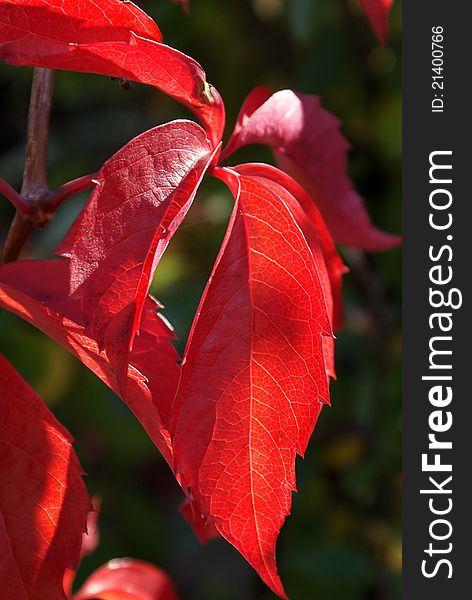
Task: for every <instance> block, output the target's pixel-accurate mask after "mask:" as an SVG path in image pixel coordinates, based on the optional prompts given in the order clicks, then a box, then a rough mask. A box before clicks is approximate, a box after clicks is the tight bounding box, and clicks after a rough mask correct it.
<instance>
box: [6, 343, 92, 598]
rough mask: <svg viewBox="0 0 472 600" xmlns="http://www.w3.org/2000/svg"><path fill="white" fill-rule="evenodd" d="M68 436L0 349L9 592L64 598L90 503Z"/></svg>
mask: <svg viewBox="0 0 472 600" xmlns="http://www.w3.org/2000/svg"><path fill="white" fill-rule="evenodd" d="M72 441H73V440H72V436H71V435H70V433H69V432H68V431H67V430H66V429H65V428H64V427H62V425H61V424H60V423H59V422H58V421H57V420H56V419H55V417H54V416H53V415H52V414H51V412H50V411H49V410H48V408H47V407H46V405H45V404H44V403H43V402H42V401H41V399H40V398H39V397H38V396H37V395H36V394H35V393H34V391H33V390H32V389H31V388H30V387H29V386H28V384H27V383H26V382H25V381H24V380H23V379H22V378H21V377H20V376H19V375H18V373H17V372H16V371H15V370H14V369H13V367H12V366H11V365H10V364H9V363H8V362H7V361H6V360H5V358H3V357H2V356H1V355H0V462H1V465H2V485H1V486H0V548H1V560H0V581H1V582H2V592H1V593H2V596H3V597H4V598H8V600H26V599H28V600H44V599H45V598H47V599H48V600H65V594H64V590H63V587H62V581H63V577H64V573H65V571H66V569H68V568H74V567H75V565H76V563H77V561H78V559H79V553H80V544H81V537H82V533H83V532H84V531H85V523H86V513H87V511H88V510H89V509H90V500H89V498H88V494H87V491H86V489H85V485H84V483H83V481H82V474H83V471H82V469H81V467H80V464H79V461H78V459H77V456H76V454H75V452H74V450H73V448H72Z"/></svg>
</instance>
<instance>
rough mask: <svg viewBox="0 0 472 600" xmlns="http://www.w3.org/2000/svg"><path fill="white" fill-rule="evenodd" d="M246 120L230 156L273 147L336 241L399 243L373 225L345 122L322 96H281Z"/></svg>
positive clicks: (366, 245) (377, 246) (370, 246)
mask: <svg viewBox="0 0 472 600" xmlns="http://www.w3.org/2000/svg"><path fill="white" fill-rule="evenodd" d="M252 108H253V109H254V106H252ZM242 122H243V126H242V127H241V128H240V129H239V131H237V130H236V133H235V135H233V136H232V138H231V139H230V142H229V144H228V147H227V149H226V150H225V152H224V156H225V157H226V156H228V155H229V154H230V153H231V152H234V151H235V150H237V149H238V148H240V147H241V146H244V145H247V144H267V145H269V146H271V147H272V148H274V150H275V151H276V157H277V160H278V163H279V166H280V167H281V168H282V169H283V170H284V171H286V172H287V173H289V175H291V176H292V177H293V178H294V179H296V180H297V181H298V182H299V183H300V185H301V186H302V188H304V189H305V191H306V192H308V193H309V195H310V196H311V197H312V198H313V200H314V201H315V203H316V205H317V206H318V208H319V210H320V212H321V214H322V216H323V219H324V220H325V222H326V224H327V225H328V228H329V230H330V232H331V234H332V236H333V238H334V240H335V241H337V242H338V243H340V244H344V245H346V246H354V247H358V248H363V249H365V250H385V249H387V248H391V247H393V246H396V245H398V244H399V242H400V238H399V237H398V236H394V235H390V234H387V233H383V232H382V231H380V230H379V229H377V228H376V227H375V226H374V225H372V223H371V221H370V219H369V215H368V214H367V211H366V209H365V207H364V204H363V202H362V199H361V198H360V196H359V195H358V194H357V192H356V191H355V190H354V188H353V186H352V184H351V182H350V180H349V178H348V177H347V175H346V170H347V158H346V155H347V150H348V148H349V145H348V143H347V142H346V140H345V139H344V137H343V136H342V135H341V133H340V131H339V121H338V119H336V117H334V116H333V115H332V114H331V113H329V112H327V111H325V110H324V109H323V108H322V107H321V104H320V101H319V99H318V98H317V97H316V96H313V95H309V94H298V93H295V92H293V91H291V90H283V91H280V92H277V93H275V94H274V95H273V96H271V97H270V98H269V100H267V101H266V102H264V103H263V104H262V105H261V106H260V107H259V108H257V109H254V110H253V111H252V113H251V114H250V115H249V116H248V115H246V116H245V117H244V118H243V119H242Z"/></svg>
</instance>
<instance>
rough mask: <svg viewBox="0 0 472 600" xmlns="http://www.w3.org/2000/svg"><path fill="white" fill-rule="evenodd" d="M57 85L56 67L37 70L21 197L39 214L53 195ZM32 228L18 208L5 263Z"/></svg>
mask: <svg viewBox="0 0 472 600" xmlns="http://www.w3.org/2000/svg"><path fill="white" fill-rule="evenodd" d="M53 85H54V71H53V70H52V69H43V68H35V69H34V71H33V83H32V86H31V99H30V106H29V113H28V130H27V141H26V152H25V168H24V171H23V184H22V186H21V197H22V198H23V199H24V201H25V202H26V203H27V204H28V205H29V206H30V208H31V210H32V211H34V212H35V213H36V212H38V210H37V209H38V206H39V205H40V204H41V202H42V200H43V199H44V198H45V197H46V196H47V195H48V194H49V189H48V186H47V176H46V173H47V169H46V167H47V150H48V134H49V114H50V112H51V102H52V90H53ZM32 227H33V221H32V219H31V218H29V216H28V215H25V214H23V213H22V211H20V210H17V211H16V213H15V216H14V218H13V221H12V223H11V225H10V229H9V231H8V234H7V239H6V240H5V244H4V246H3V250H2V256H1V260H0V262H1V263H6V262H12V261H14V260H16V259H17V258H18V256H19V254H20V252H21V249H22V247H23V244H24V243H25V240H26V238H27V236H28V234H29V232H30V231H31V229H32Z"/></svg>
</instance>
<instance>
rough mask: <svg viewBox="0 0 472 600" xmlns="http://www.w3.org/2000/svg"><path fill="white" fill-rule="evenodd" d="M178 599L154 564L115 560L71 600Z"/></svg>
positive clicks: (122, 559)
mask: <svg viewBox="0 0 472 600" xmlns="http://www.w3.org/2000/svg"><path fill="white" fill-rule="evenodd" d="M92 599H93V600H178V598H177V593H176V591H175V589H174V586H173V585H172V582H171V581H170V579H169V577H168V576H167V575H166V574H165V573H164V571H162V569H158V568H157V567H155V566H154V565H151V564H149V563H147V562H144V561H142V560H136V559H131V558H121V559H114V560H111V561H110V562H108V563H107V564H106V565H103V567H100V568H99V569H97V570H96V571H95V572H94V573H92V575H90V577H89V578H88V579H87V580H86V582H85V583H84V585H83V586H82V587H81V588H80V590H79V591H78V592H77V593H76V594H75V595H74V596H73V598H72V600H92Z"/></svg>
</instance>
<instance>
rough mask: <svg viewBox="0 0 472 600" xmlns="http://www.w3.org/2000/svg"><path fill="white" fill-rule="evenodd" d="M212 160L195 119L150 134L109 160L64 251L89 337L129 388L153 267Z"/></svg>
mask: <svg viewBox="0 0 472 600" xmlns="http://www.w3.org/2000/svg"><path fill="white" fill-rule="evenodd" d="M211 160H212V152H211V146H210V142H209V141H208V139H207V138H206V136H205V132H204V131H203V129H202V128H201V127H200V126H199V125H197V124H195V123H192V122H190V121H175V122H173V123H169V124H166V125H162V126H160V127H156V128H154V129H151V130H150V131H147V132H146V133H143V134H142V135H140V136H138V137H137V138H135V139H134V140H132V141H131V142H129V144H127V145H126V146H125V147H124V148H122V149H121V150H120V151H119V152H117V153H116V154H115V155H114V156H113V157H112V158H111V159H110V160H108V161H107V162H106V163H105V165H104V166H103V168H102V169H101V170H100V172H99V173H98V178H97V187H96V188H95V190H94V192H93V193H92V195H91V197H90V199H89V201H88V203H87V205H86V207H85V209H84V210H83V211H82V213H81V214H80V216H79V218H78V219H77V221H76V223H75V224H74V225H73V226H72V228H71V229H70V231H69V233H68V234H67V236H66V238H65V240H64V242H63V243H62V244H61V246H60V248H59V250H58V252H59V253H60V254H62V255H64V256H68V257H70V258H71V292H72V293H77V294H78V295H80V296H81V298H82V308H83V314H84V322H85V325H86V332H87V334H88V335H89V336H90V337H91V338H93V339H94V340H96V341H97V343H98V345H99V347H100V348H101V349H105V351H106V353H107V356H108V358H109V360H110V363H111V366H112V367H113V369H114V370H115V373H116V376H117V378H118V381H119V383H120V385H122V386H123V385H124V382H125V381H126V378H127V373H128V362H129V353H130V352H131V350H132V348H133V344H134V339H135V336H136V334H137V333H138V331H139V323H140V319H141V314H142V310H143V306H144V302H145V300H146V297H147V293H148V290H149V286H150V284H151V280H152V276H153V273H154V270H155V268H156V266H157V263H158V262H159V260H160V258H161V256H162V254H163V252H164V250H165V249H166V247H167V244H168V243H169V240H170V238H171V237H172V236H173V234H174V232H175V230H176V229H177V227H178V226H179V225H180V223H181V222H182V220H183V218H184V217H185V215H186V213H187V211H188V209H189V208H190V205H191V203H192V201H193V198H194V196H195V193H196V191H197V188H198V186H199V184H200V181H201V179H202V177H203V174H204V172H205V170H206V169H207V168H208V166H209V164H210V162H211ZM142 346H143V347H145V345H144V344H143V345H142ZM122 389H123V392H124V387H122Z"/></svg>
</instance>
